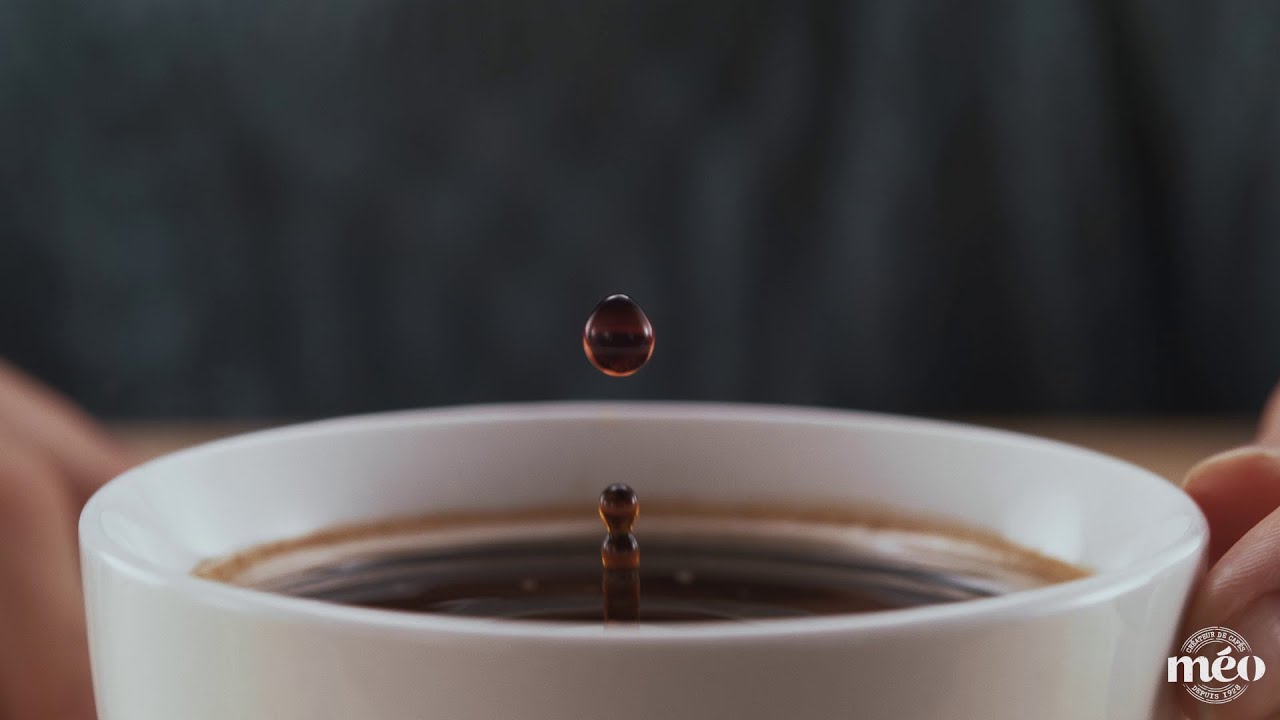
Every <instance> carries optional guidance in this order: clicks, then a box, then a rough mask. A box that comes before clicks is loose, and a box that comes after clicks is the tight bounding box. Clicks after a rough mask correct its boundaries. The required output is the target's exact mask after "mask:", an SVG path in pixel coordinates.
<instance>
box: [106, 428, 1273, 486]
mask: <svg viewBox="0 0 1280 720" xmlns="http://www.w3.org/2000/svg"><path fill="white" fill-rule="evenodd" d="M967 420H968V421H969V422H975V423H978V424H982V425H989V426H993V427H1000V428H1005V429H1009V430H1015V431H1018V432H1025V433H1029V434H1032V435H1040V436H1043V437H1049V438H1054V439H1057V440H1062V441H1065V442H1069V443H1073V444H1076V445H1083V446H1085V447H1089V448H1093V449H1095V450H1100V451H1102V452H1105V453H1107V454H1109V455H1114V456H1116V457H1120V458H1123V459H1125V460H1128V461H1130V462H1133V463H1135V464H1138V465H1141V466H1143V467H1146V468H1149V469H1151V470H1153V471H1154V472H1156V473H1158V474H1160V475H1163V476H1164V477H1166V478H1169V479H1171V480H1177V479H1179V478H1181V477H1182V475H1183V474H1184V473H1185V472H1186V471H1187V469H1189V468H1190V467H1191V466H1192V465H1194V464H1195V463H1196V462H1198V461H1199V460H1201V459H1203V458H1205V457H1207V456H1209V455H1211V454H1213V453H1216V452H1219V451H1221V450H1227V449H1229V448H1232V447H1236V446H1238V445H1242V444H1245V443H1247V442H1249V441H1250V439H1251V438H1252V435H1253V420H1252V419H1245V418H1229V417H1228V418H1222V417H1201V418H1193V417H1188V418H1167V417H1161V418H1098V417H982V418H968V419H967ZM279 424H283V423H272V422H263V421H243V422H225V421H223V422H211V421H200V420H193V421H176V420H175V421H165V422H157V421H148V422H118V423H113V424H112V429H113V430H114V431H115V432H116V433H117V434H118V435H119V437H121V438H122V439H123V440H124V441H125V442H126V443H127V444H128V445H129V446H131V447H132V448H134V449H135V450H136V451H137V452H138V453H139V454H141V455H143V456H146V457H151V456H155V455H160V454H163V453H166V452H170V451H173V450H177V449H179V448H182V447H186V446H188V445H194V444H196V443H200V442H205V441H208V440H213V439H216V438H219V437H225V436H227V435H234V434H237V433H242V432H248V431H251V430H256V429H260V428H265V427H271V426H273V425H279Z"/></svg>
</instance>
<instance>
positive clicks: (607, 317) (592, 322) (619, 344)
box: [582, 295, 653, 377]
mask: <svg viewBox="0 0 1280 720" xmlns="http://www.w3.org/2000/svg"><path fill="white" fill-rule="evenodd" d="M582 349H583V350H584V351H586V353H587V359H588V360H590V361H591V364H592V365H595V366H596V369H598V370H599V371H600V372H602V373H604V374H606V375H612V376H614V377H626V376H627V375H632V374H634V373H635V372H636V371H637V370H639V369H640V368H642V367H644V364H645V363H646V362H648V361H649V356H650V355H653V326H652V325H650V324H649V318H648V317H645V314H644V311H643V310H641V309H640V306H639V305H637V304H636V301H635V300H632V299H631V298H629V297H627V296H626V295H610V296H609V297H607V298H605V299H604V300H601V301H600V304H598V305H596V309H595V310H593V311H592V312H591V317H588V318H587V325H586V327H585V328H583V330H582Z"/></svg>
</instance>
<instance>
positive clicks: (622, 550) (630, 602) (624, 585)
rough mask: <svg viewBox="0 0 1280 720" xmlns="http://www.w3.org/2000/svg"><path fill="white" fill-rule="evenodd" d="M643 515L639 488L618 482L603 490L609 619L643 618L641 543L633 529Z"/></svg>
mask: <svg viewBox="0 0 1280 720" xmlns="http://www.w3.org/2000/svg"><path fill="white" fill-rule="evenodd" d="M639 514H640V499H639V498H638V497H637V496H636V491H635V490H632V489H631V488H630V487H628V486H626V485H623V484H621V483H615V484H613V485H610V486H609V487H607V488H605V489H604V492H602V493H600V519H601V520H604V525H605V528H606V529H607V531H608V534H607V535H605V538H604V543H603V544H602V545H601V546H600V564H601V565H602V566H603V568H604V570H603V574H602V576H601V590H602V591H603V593H604V619H605V621H606V622H637V621H639V620H640V543H639V542H637V541H636V536H635V535H634V534H632V532H631V530H632V529H633V528H634V527H635V524H636V517H637V516H638V515H639Z"/></svg>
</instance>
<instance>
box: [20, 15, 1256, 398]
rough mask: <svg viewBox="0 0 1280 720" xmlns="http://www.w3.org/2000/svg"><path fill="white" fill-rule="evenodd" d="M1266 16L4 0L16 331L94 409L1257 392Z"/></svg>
mask: <svg viewBox="0 0 1280 720" xmlns="http://www.w3.org/2000/svg"><path fill="white" fill-rule="evenodd" d="M1277 47H1280V4H1276V3H1260V2H1233V1H1226V2H1207V1H1204V2H1191V3H1168V2H1164V1H1163V0H1147V1H1145V2H1125V1H1111V0H1087V1H1084V0H1023V1H1021V2H1009V1H1007V0H1006V1H1004V2H1001V1H998V0H975V1H973V2H963V3H961V2H952V1H950V0H863V1H855V2H818V1H815V2H791V1H782V0H778V1H776V2H697V3H690V2H674V1H668V0H660V1H651V2H616V1H608V0H603V1H598V2H578V3H564V2H541V3H521V2H510V1H508V2H494V1H492V0H460V1H457V2H447V1H437V0H318V1H315V2H304V1H302V0H113V1H110V2H108V1H107V0H5V2H3V3H0V356H4V357H8V358H9V359H10V360H12V361H14V362H15V363H16V364H18V365H21V366H23V367H25V368H27V369H28V370H30V371H32V372H33V373H34V374H36V375H38V376H40V377H42V378H44V379H46V380H48V381H49V382H51V383H52V384H54V385H56V386H57V387H59V388H61V389H63V390H65V391H67V392H68V393H69V394H70V395H71V396H72V397H74V398H75V399H77V400H79V401H81V402H83V403H84V404H85V405H86V406H87V407H88V408H89V409H90V410H92V411H94V412H96V413H99V414H104V415H108V416H113V417H147V416H155V417H163V416H225V417H235V416H240V417H280V416H310V415H325V414H334V413H346V412H356V411H365V410H374V409H383V408H398V407H409V406H418V405H434V404H444V403H462V402H477V401H497V400H524V399H545V398H580V397H624V398H625V397H662V398H706V399H717V400H751V401H769V402H788V403H812V404H821V405H840V406H852V407H860V408H871V409H881V410H896V411H907V412H928V413H983V412H1049V411H1052V412H1090V413H1175V412H1176V413H1194V412H1252V411H1254V410H1256V409H1257V408H1258V407H1259V406H1260V405H1261V403H1262V401H1263V399H1264V397H1265V394H1266V392H1267V390H1268V389H1269V388H1270V386H1271V384H1272V383H1273V381H1274V380H1275V379H1276V377H1277V375H1278V374H1280V293H1277V292H1276V290H1275V285H1276V279H1277V278H1280V203H1278V202H1277V192H1278V191H1280V53H1278V52H1276V48H1277ZM612 292H626V293H629V294H631V295H633V296H634V297H635V298H636V299H637V300H638V301H639V302H640V303H641V304H642V305H643V306H644V307H645V309H646V310H647V311H648V312H649V314H650V317H651V318H652V320H653V322H654V326H655V330H656V335H657V340H658V342H657V350H656V353H655V356H654V359H653V361H652V362H651V363H650V365H649V367H647V368H646V369H645V370H643V371H642V372H641V373H640V374H639V375H637V376H635V377H633V378H630V379H626V380H612V379H608V378H605V377H603V376H602V375H600V374H599V373H598V372H596V371H595V370H593V369H592V368H591V367H590V366H589V365H588V364H587V362H586V360H585V359H584V358H583V356H582V351H581V347H580V344H579V333H580V332H581V326H582V323H583V321H584V320H585V319H586V316H587V314H588V313H589V312H590V310H591V308H592V307H593V305H594V304H595V302H596V301H597V300H598V299H599V298H600V297H601V296H603V295H606V294H609V293H612Z"/></svg>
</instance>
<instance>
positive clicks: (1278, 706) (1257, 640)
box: [1201, 594, 1280, 720]
mask: <svg viewBox="0 0 1280 720" xmlns="http://www.w3.org/2000/svg"><path fill="white" fill-rule="evenodd" d="M1224 626H1225V627H1227V628H1228V629H1231V630H1235V631H1236V632H1237V633H1239V634H1240V636H1241V637H1243V638H1244V640H1245V642H1247V643H1249V648H1250V652H1251V653H1252V654H1253V655H1255V656H1257V657H1259V658H1261V659H1262V661H1263V662H1264V663H1265V664H1266V665H1265V670H1264V671H1263V674H1262V677H1259V678H1258V679H1256V680H1252V681H1250V682H1249V688H1248V689H1247V690H1245V692H1244V694H1242V695H1240V697H1237V698H1235V699H1234V700H1231V701H1229V702H1227V703H1224V704H1222V705H1215V706H1209V705H1206V706H1203V707H1205V708H1211V709H1212V712H1211V713H1210V714H1209V715H1202V716H1201V717H1204V718H1212V719H1213V720H1237V719H1238V720H1245V719H1249V720H1254V719H1261V718H1274V717H1276V716H1277V714H1280V594H1272V595H1264V596H1263V597H1261V598H1259V599H1258V600H1255V601H1254V602H1253V603H1251V604H1250V605H1249V606H1248V607H1246V608H1245V609H1244V610H1243V611H1241V612H1240V614H1238V615H1236V616H1235V617H1234V618H1232V619H1231V620H1230V621H1228V622H1227V623H1225V624H1224Z"/></svg>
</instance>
